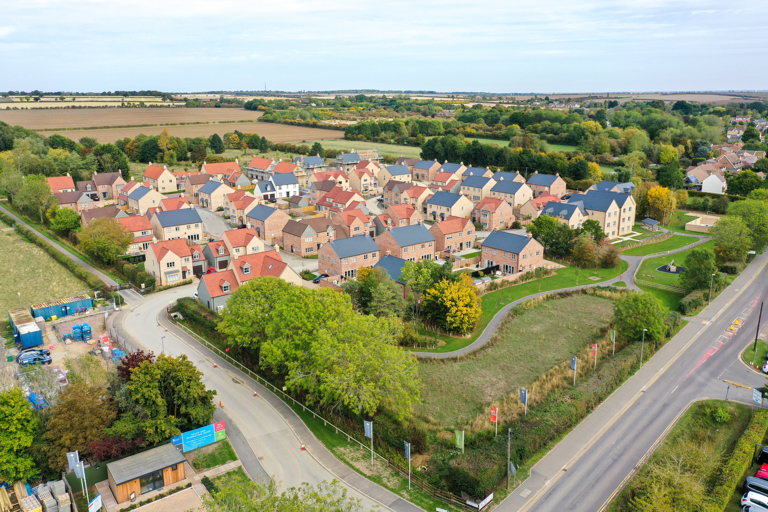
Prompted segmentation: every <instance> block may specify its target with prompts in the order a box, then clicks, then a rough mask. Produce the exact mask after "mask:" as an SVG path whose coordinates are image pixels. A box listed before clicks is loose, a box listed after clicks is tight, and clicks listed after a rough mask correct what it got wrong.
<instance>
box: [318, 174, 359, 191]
mask: <svg viewBox="0 0 768 512" xmlns="http://www.w3.org/2000/svg"><path fill="white" fill-rule="evenodd" d="M321 181H333V182H335V184H336V185H337V186H339V187H341V188H343V189H344V190H347V189H349V188H350V186H351V184H350V179H349V176H347V173H346V172H344V171H339V170H336V171H323V172H317V173H315V174H313V175H312V176H310V178H309V184H310V185H309V186H310V188H311V187H312V184H313V183H318V182H321Z"/></svg>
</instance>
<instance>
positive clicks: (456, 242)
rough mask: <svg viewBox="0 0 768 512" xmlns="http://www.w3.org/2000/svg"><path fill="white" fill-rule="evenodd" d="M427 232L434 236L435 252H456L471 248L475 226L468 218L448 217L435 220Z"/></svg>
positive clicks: (473, 241)
mask: <svg viewBox="0 0 768 512" xmlns="http://www.w3.org/2000/svg"><path fill="white" fill-rule="evenodd" d="M429 232H430V233H432V235H433V236H434V237H435V250H436V251H437V252H443V251H445V252H448V253H451V252H457V251H463V250H464V249H471V248H472V247H473V246H474V244H475V238H476V236H475V226H474V225H473V224H472V222H470V220H469V219H463V218H461V217H448V218H447V219H445V220H442V221H440V222H436V223H435V224H434V225H433V226H432V227H431V228H430V229H429Z"/></svg>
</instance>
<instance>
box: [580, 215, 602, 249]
mask: <svg viewBox="0 0 768 512" xmlns="http://www.w3.org/2000/svg"><path fill="white" fill-rule="evenodd" d="M581 233H587V234H588V235H589V236H591V237H592V240H593V241H594V242H595V243H600V242H602V241H603V239H604V238H605V237H606V235H605V232H604V231H603V228H602V227H601V226H600V223H599V222H597V221H596V220H594V219H587V220H585V221H584V222H583V223H582V225H581V228H580V229H579V234H581Z"/></svg>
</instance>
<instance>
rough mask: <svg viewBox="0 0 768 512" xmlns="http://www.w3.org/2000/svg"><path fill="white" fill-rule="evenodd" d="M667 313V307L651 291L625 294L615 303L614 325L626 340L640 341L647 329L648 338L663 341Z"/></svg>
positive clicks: (646, 336)
mask: <svg viewBox="0 0 768 512" xmlns="http://www.w3.org/2000/svg"><path fill="white" fill-rule="evenodd" d="M665 313H666V308H665V307H664V306H663V305H662V303H661V302H660V301H659V299H657V298H656V297H654V296H653V295H651V294H650V293H632V294H629V295H623V296H622V297H621V298H619V300H617V301H616V302H615V303H614V304H613V325H614V326H615V327H616V331H618V333H619V335H620V336H622V337H624V339H625V340H628V341H640V340H641V338H642V336H643V329H647V330H648V331H647V332H646V333H645V338H646V339H648V340H655V341H661V340H663V339H664V333H665V332H666V326H665V325H664V317H665Z"/></svg>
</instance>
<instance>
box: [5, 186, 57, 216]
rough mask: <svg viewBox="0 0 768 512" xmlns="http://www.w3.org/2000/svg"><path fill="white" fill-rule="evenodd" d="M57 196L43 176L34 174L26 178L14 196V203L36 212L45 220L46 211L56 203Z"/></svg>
mask: <svg viewBox="0 0 768 512" xmlns="http://www.w3.org/2000/svg"><path fill="white" fill-rule="evenodd" d="M55 201H56V198H55V197H54V196H53V194H52V193H51V188H50V187H49V186H48V182H47V181H45V178H44V177H43V176H40V175H39V174H32V175H29V176H27V177H26V178H25V179H24V184H23V186H22V187H21V190H19V192H18V194H16V197H15V198H14V204H15V205H16V206H18V207H19V208H22V209H24V210H27V211H29V212H30V213H33V214H36V215H38V216H39V217H40V222H41V223H42V222H43V219H44V217H43V216H44V215H45V211H46V210H47V209H48V208H49V207H50V206H51V205H53V204H54V202H55Z"/></svg>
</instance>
